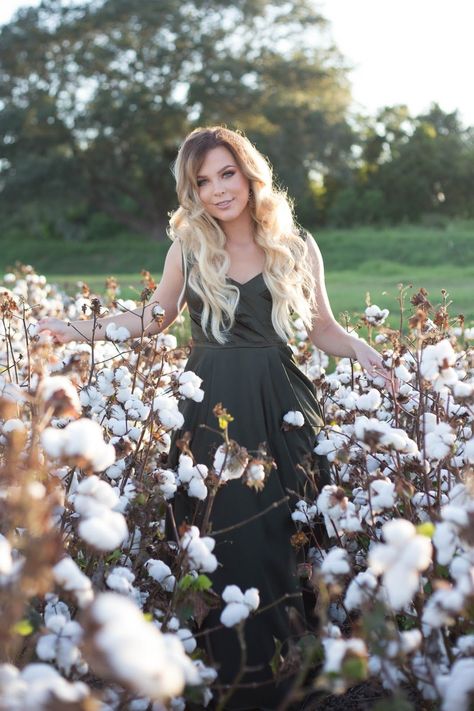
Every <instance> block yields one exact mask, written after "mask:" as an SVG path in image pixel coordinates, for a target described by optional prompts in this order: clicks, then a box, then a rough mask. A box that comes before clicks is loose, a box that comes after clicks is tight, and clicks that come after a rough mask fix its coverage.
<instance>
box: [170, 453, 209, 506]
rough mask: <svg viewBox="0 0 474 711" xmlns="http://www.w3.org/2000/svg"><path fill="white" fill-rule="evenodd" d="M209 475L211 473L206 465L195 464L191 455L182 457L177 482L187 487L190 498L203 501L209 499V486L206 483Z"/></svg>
mask: <svg viewBox="0 0 474 711" xmlns="http://www.w3.org/2000/svg"><path fill="white" fill-rule="evenodd" d="M208 473H209V471H208V468H207V466H206V465H205V464H194V462H193V460H192V458H191V457H190V456H189V455H187V454H181V455H180V457H179V464H178V471H177V482H178V483H179V484H180V485H184V486H185V487H186V489H187V492H188V495H189V496H191V497H193V498H196V499H199V500H201V501H203V500H204V499H206V498H207V486H206V483H205V482H206V479H207V476H208Z"/></svg>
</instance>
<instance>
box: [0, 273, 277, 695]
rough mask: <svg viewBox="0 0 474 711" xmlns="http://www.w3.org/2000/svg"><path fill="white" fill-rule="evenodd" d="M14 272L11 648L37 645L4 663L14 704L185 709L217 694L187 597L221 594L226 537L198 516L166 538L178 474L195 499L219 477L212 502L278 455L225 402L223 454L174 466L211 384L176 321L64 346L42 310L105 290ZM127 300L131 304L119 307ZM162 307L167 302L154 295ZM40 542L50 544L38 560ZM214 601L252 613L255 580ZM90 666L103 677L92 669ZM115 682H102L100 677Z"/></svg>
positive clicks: (208, 598) (10, 305)
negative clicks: (159, 328) (176, 443)
mask: <svg viewBox="0 0 474 711" xmlns="http://www.w3.org/2000/svg"><path fill="white" fill-rule="evenodd" d="M6 282H7V284H8V291H7V290H5V292H3V294H2V302H1V304H2V314H3V316H4V318H3V321H2V323H3V326H4V328H3V332H2V333H3V335H4V336H5V339H4V341H3V344H2V346H3V347H4V349H5V351H4V353H2V362H5V364H6V366H7V367H6V368H5V370H4V372H3V373H2V374H1V375H0V396H1V398H2V400H1V403H2V411H1V420H0V443H1V444H2V445H3V454H2V466H3V472H4V473H5V475H6V476H5V478H4V486H3V488H2V492H1V494H2V496H1V499H0V501H1V502H2V510H3V512H4V513H6V517H5V518H4V519H3V520H4V521H5V524H6V525H5V526H4V528H3V533H4V534H6V535H3V533H2V534H1V538H0V598H1V604H2V610H3V611H4V613H5V614H4V615H3V616H2V619H3V621H4V624H5V626H6V629H5V630H4V631H5V634H6V637H7V638H8V647H7V648H6V651H5V657H4V659H8V660H9V661H10V662H11V660H15V659H18V660H19V659H20V658H22V660H25V659H28V660H31V661H30V663H28V664H26V665H25V664H24V661H23V663H22V665H21V666H22V668H21V669H20V668H17V667H16V666H14V665H13V664H12V663H9V664H4V665H3V666H2V667H1V668H0V690H1V698H2V702H3V699H5V700H6V701H5V703H6V704H7V706H6V707H8V708H18V709H20V708H21V709H23V708H27V707H28V708H34V709H39V708H49V707H51V708H52V707H53V706H54V707H55V708H57V707H58V704H59V705H60V704H61V703H64V705H66V704H68V703H75V704H76V705H77V708H93V707H94V708H95V707H97V708H99V707H100V708H104V709H106V708H107V709H108V708H110V709H113V708H119V707H120V708H125V707H126V708H134V709H138V708H144V709H145V708H150V707H151V706H150V704H152V705H153V708H160V709H161V708H164V707H165V706H166V707H167V708H172V709H184V708H185V705H186V700H185V699H186V698H190V699H192V700H194V701H197V702H199V703H202V704H203V705H205V706H207V705H208V703H209V700H210V699H211V698H212V696H213V692H212V691H211V687H212V684H213V682H214V681H215V680H216V676H217V674H216V670H215V669H214V668H212V667H211V666H210V665H209V664H207V662H206V660H205V659H203V655H202V652H201V651H200V650H198V649H197V642H196V639H195V638H194V636H193V634H192V632H191V629H190V628H191V624H192V623H193V622H194V621H195V620H196V618H197V613H196V614H194V615H193V614H192V613H193V610H192V606H191V613H190V612H189V600H191V599H192V600H193V601H194V604H195V605H196V606H198V607H199V609H203V606H204V605H205V604H206V603H209V605H210V604H211V603H212V604H214V605H216V599H218V596H217V595H216V594H215V593H212V591H210V590H209V589H210V587H211V581H210V580H209V578H208V577H207V573H211V572H213V571H214V570H215V569H216V568H217V565H218V561H217V558H216V556H215V555H214V554H213V553H212V551H213V548H214V545H215V541H214V539H212V538H211V537H209V536H206V535H204V532H203V531H200V530H199V528H198V527H196V526H191V527H189V528H188V529H187V530H184V531H181V530H180V536H179V542H178V545H177V546H176V547H175V548H173V547H170V546H169V545H168V544H167V542H166V540H165V538H164V513H165V508H166V505H167V501H169V499H170V497H171V496H172V494H173V493H174V492H175V491H176V489H177V488H178V487H181V488H183V489H185V490H186V491H187V492H188V494H189V496H193V497H195V498H197V499H200V500H204V499H206V498H207V494H208V490H209V491H211V495H210V496H209V501H210V502H211V505H212V500H213V499H214V498H215V496H216V495H217V490H218V488H219V487H220V486H223V485H225V483H226V482H227V481H228V480H229V479H235V478H241V477H242V478H243V480H244V479H245V481H246V483H247V485H249V486H254V487H255V488H260V487H261V486H262V485H263V483H264V480H265V477H266V473H267V472H268V470H269V467H270V466H271V464H270V461H271V460H270V458H268V457H265V453H264V452H262V453H261V456H260V457H259V458H258V459H256V458H255V457H251V456H250V455H248V454H247V453H246V451H245V450H244V449H243V448H240V447H239V446H238V445H237V443H233V442H232V441H230V440H229V438H228V436H227V433H226V426H227V422H228V421H230V419H231V417H230V415H228V414H227V413H226V412H225V411H224V410H222V408H221V409H220V410H219V412H217V411H216V418H218V422H219V426H220V428H221V431H222V439H223V446H222V447H219V449H218V450H217V452H216V456H215V461H214V463H213V466H212V467H211V468H209V470H208V469H207V467H204V465H199V464H198V463H194V462H193V461H192V459H191V457H190V456H189V455H187V454H185V453H183V454H181V456H180V461H179V466H178V468H177V470H176V472H174V471H173V470H170V469H167V468H165V467H163V466H162V465H163V464H164V463H165V460H166V455H167V452H168V449H169V444H170V435H171V433H172V432H173V430H175V429H176V428H179V427H181V426H182V425H183V422H184V420H183V416H182V414H181V413H180V411H179V407H178V405H179V402H180V401H181V400H183V399H187V398H189V399H193V400H194V401H195V402H201V401H202V399H203V395H204V391H203V389H202V388H201V385H202V381H201V379H200V378H199V377H198V376H196V375H195V374H194V373H192V372H189V371H186V372H185V371H184V366H185V364H186V358H185V357H184V354H183V351H182V350H181V349H178V348H177V341H176V338H175V336H173V335H172V334H170V333H168V334H160V335H159V336H158V337H156V338H154V339H144V340H143V342H142V344H141V346H142V347H141V348H138V347H137V343H132V344H131V345H132V347H130V345H128V344H125V343H123V341H124V340H125V339H126V338H127V337H128V336H129V334H125V333H123V332H122V331H120V329H117V330H114V329H107V333H106V339H107V340H106V341H105V342H103V341H96V342H94V343H93V344H86V345H84V344H71V345H68V346H63V347H61V348H56V347H54V346H53V345H52V344H51V343H50V342H49V339H48V338H47V337H45V336H44V335H42V336H41V337H37V336H36V335H35V328H34V322H35V320H36V319H37V318H40V317H41V316H44V315H47V314H55V315H59V316H64V317H69V318H76V319H77V318H78V317H79V315H80V314H81V313H84V314H86V315H87V316H89V317H91V315H93V314H94V313H96V314H97V312H98V311H100V313H101V314H102V313H103V312H105V309H104V308H103V306H102V305H98V304H97V301H96V302H95V303H94V299H92V298H85V297H84V294H83V293H82V294H79V295H78V296H77V297H76V298H75V299H72V300H68V299H67V298H66V297H64V296H61V295H60V294H59V293H57V292H55V291H54V289H53V288H52V287H50V286H49V285H48V284H47V283H46V281H45V280H44V279H43V278H37V276H36V275H35V274H34V273H33V272H29V271H28V270H27V271H26V273H24V274H23V275H21V277H18V275H17V277H16V278H15V275H8V278H7V279H6ZM30 283H31V284H33V285H34V289H35V290H34V293H33V292H32V291H31V289H30V288H29V286H28V285H29V284H30ZM27 287H28V288H27ZM32 293H33V297H32ZM28 297H31V300H32V301H33V302H34V304H35V307H34V308H33V309H31V308H30V307H29V305H28V303H27V298H28ZM61 299H62V301H61ZM123 306H125V307H126V308H133V307H135V306H136V304H132V303H130V302H128V303H126V304H124V303H122V304H120V308H118V310H120V309H121V307H123ZM109 312H113V307H110V309H109ZM156 315H157V316H158V317H159V316H162V315H163V313H162V309H160V308H159V307H156ZM92 355H93V357H92ZM92 366H93V367H92ZM205 479H208V481H207V483H206V484H204V480H205ZM171 480H172V482H171ZM167 481H168V487H167ZM34 537H36V538H35V539H34ZM50 538H51V539H52V541H50V540H49V539H50ZM33 539H34V540H33ZM34 541H35V542H34ZM40 544H41V545H42V546H43V550H44V551H45V555H43V558H41V560H39V561H35V558H34V553H35V552H36V547H37V546H39V545H40ZM44 544H49V547H48V545H44ZM165 561H166V562H165ZM36 563H38V564H37V565H36ZM172 569H173V570H172ZM32 570H33V571H34V576H33V579H34V580H37V584H36V585H34V584H32V579H31V575H32ZM37 599H40V600H41V602H40V603H39V604H38V603H37V602H36V600H37ZM33 600H34V602H33ZM219 604H220V605H221V607H222V614H221V624H222V625H223V626H227V627H233V626H239V625H242V624H243V623H244V622H245V619H246V618H247V617H248V616H249V614H251V613H254V612H256V611H257V608H258V606H259V594H258V590H256V589H255V588H252V589H249V590H246V591H240V590H239V588H237V586H235V585H234V586H228V588H227V589H226V590H224V592H223V594H222V598H221V599H220V602H219ZM185 609H186V610H187V612H186V613H185V612H184V610H185ZM31 615H33V616H34V624H32V623H31V622H30V621H29V618H30V617H31ZM125 618H126V620H127V621H128V622H129V624H126V625H125V624H123V622H124V620H125ZM7 621H8V622H7ZM15 621H16V622H15ZM25 650H27V654H25ZM91 675H92V678H93V679H94V678H95V679H96V680H101V681H100V682H99V683H97V681H96V682H92V683H91V682H90V679H91ZM86 680H87V681H88V683H86ZM105 682H107V684H105ZM104 686H105V687H106V688H105V690H104V691H103V692H102V693H100V694H98V693H97V692H94V691H92V689H94V688H97V687H104ZM91 704H92V705H91ZM2 708H3V707H2Z"/></svg>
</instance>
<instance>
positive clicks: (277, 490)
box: [167, 274, 329, 709]
mask: <svg viewBox="0 0 474 711" xmlns="http://www.w3.org/2000/svg"><path fill="white" fill-rule="evenodd" d="M229 281H230V282H232V283H233V284H235V285H236V286H238V288H239V290H240V300H239V304H238V307H237V312H236V318H235V325H234V326H233V328H232V331H231V334H232V335H231V338H230V340H229V342H228V343H226V344H225V345H220V344H218V343H216V342H212V341H210V340H208V339H206V337H205V335H204V333H203V331H202V329H201V320H200V313H201V307H202V302H201V301H200V299H199V298H198V296H197V295H196V293H195V292H193V291H192V289H191V288H190V287H189V285H187V286H186V298H187V304H188V309H189V313H190V317H191V329H192V338H193V348H192V352H191V354H190V357H189V359H188V362H187V365H186V370H192V371H194V372H195V373H196V374H197V375H199V376H200V377H201V378H202V379H203V383H202V386H201V387H202V388H203V390H204V393H205V395H204V400H203V401H202V402H201V403H197V402H194V401H193V400H183V401H181V402H180V410H181V412H182V413H183V415H184V418H185V424H184V426H183V428H182V429H181V430H179V431H177V432H175V433H174V435H173V438H172V442H171V448H170V457H169V464H170V466H172V467H175V466H176V465H177V462H178V457H179V451H178V449H177V447H176V444H175V443H176V439H177V438H179V437H181V436H182V435H183V434H184V432H186V431H190V432H191V433H192V439H191V449H192V452H193V455H194V457H195V460H196V462H197V463H202V464H206V465H208V466H211V464H212V461H213V452H214V450H215V449H216V447H217V446H218V445H219V444H221V443H222V439H221V438H220V437H219V435H216V434H215V433H213V432H211V431H210V430H208V429H205V428H202V427H201V428H200V427H199V425H201V424H207V425H209V426H210V427H211V428H213V429H214V430H216V429H218V424H217V419H216V417H215V415H214V414H213V408H214V406H215V405H216V404H217V403H219V402H221V403H222V405H223V407H225V408H226V409H227V411H228V412H229V413H230V414H231V415H232V416H233V418H234V420H233V421H232V422H231V423H230V424H229V430H228V431H229V436H230V437H231V438H232V439H234V440H236V441H237V442H238V444H239V445H241V446H244V447H246V448H247V449H248V450H249V452H250V453H253V452H256V450H257V449H258V446H259V445H260V444H261V443H266V446H267V451H268V453H269V454H271V456H272V457H273V459H274V460H275V462H276V465H277V468H273V469H272V471H271V473H270V475H269V477H268V479H267V481H266V483H265V486H264V488H263V489H262V490H261V491H255V490H254V489H251V488H249V487H247V486H246V485H245V484H243V482H242V481H241V480H240V479H236V480H231V481H228V482H227V483H226V484H225V485H223V486H221V488H220V490H219V491H218V494H217V496H216V499H215V502H214V505H213V509H212V514H211V523H212V530H214V531H218V530H219V529H222V528H227V527H229V526H232V525H233V524H236V523H239V522H241V521H243V520H246V519H249V518H251V517H253V516H255V514H258V513H259V512H260V511H262V510H263V509H266V508H267V507H269V506H270V505H271V504H272V503H273V502H276V501H280V500H281V499H282V498H283V497H284V496H285V495H286V494H290V501H288V502H286V503H284V504H283V505H280V506H278V507H276V508H274V509H273V510H271V511H270V512H268V513H266V514H264V515H263V516H260V517H259V518H256V519H255V520H253V521H251V522H250V523H246V524H245V525H243V526H240V527H239V528H236V529H235V530H233V531H231V532H228V533H223V534H221V535H217V536H215V539H216V546H215V549H214V554H215V555H216V557H217V560H218V562H219V566H218V568H217V570H216V571H215V572H214V573H212V574H209V577H210V578H211V579H212V582H213V587H214V590H216V592H218V593H221V592H222V590H223V589H224V587H225V586H226V585H231V584H235V585H238V586H239V587H240V588H241V590H242V591H245V590H246V589H247V588H250V587H256V588H258V590H259V592H260V607H264V606H267V605H269V604H271V603H272V602H273V601H275V600H277V599H278V598H280V597H282V596H283V595H285V593H297V595H296V596H295V597H292V598H291V599H290V600H288V601H286V602H284V603H281V604H279V605H278V606H275V607H272V608H271V609H270V610H268V611H267V612H265V613H262V614H259V615H257V616H256V617H252V616H251V617H249V618H248V619H247V621H246V623H245V634H246V641H247V666H251V667H258V670H255V671H254V672H252V673H247V674H245V676H244V678H243V679H242V680H241V682H240V683H241V684H249V683H252V682H260V683H261V682H262V681H265V682H266V683H265V684H263V685H261V686H259V687H258V688H248V687H247V688H245V689H242V690H239V691H238V692H236V693H235V694H234V695H233V696H232V699H231V700H230V701H229V703H228V705H227V706H226V708H228V709H264V708H269V709H274V708H276V707H277V706H278V703H279V701H281V699H282V698H283V697H284V696H285V694H286V692H287V690H288V682H286V683H281V684H279V685H277V684H275V683H274V682H273V679H272V671H271V668H270V666H269V661H270V660H271V658H272V656H273V654H274V651H275V641H274V638H276V639H278V640H280V641H281V642H282V643H283V645H284V646H283V651H286V649H287V646H286V645H287V641H288V639H289V638H290V637H291V636H293V637H294V634H295V632H297V628H296V629H295V627H294V626H291V625H290V618H289V616H288V614H287V611H286V607H287V606H288V605H292V606H293V608H294V610H296V616H297V617H298V618H299V620H300V621H301V622H302V623H303V625H304V624H305V621H306V618H305V610H304V605H303V597H302V594H301V584H300V581H299V578H298V575H297V571H296V566H297V562H298V561H299V560H300V558H299V556H301V555H302V552H301V551H300V552H299V553H297V552H296V551H295V548H294V547H293V546H292V545H291V543H290V538H291V536H292V535H293V534H294V533H295V532H296V527H295V524H294V522H293V521H292V519H291V513H292V511H293V510H294V505H295V503H296V501H297V500H298V498H297V497H295V495H294V494H291V493H290V492H292V491H297V492H299V493H300V494H302V495H304V494H306V495H307V496H312V497H314V495H315V493H316V492H315V491H312V492H310V491H309V490H308V489H307V486H306V488H305V482H306V485H307V479H306V477H305V474H304V472H303V471H302V470H301V469H300V468H299V467H298V464H299V463H302V462H303V461H305V460H306V462H307V463H308V458H309V459H310V460H311V461H310V464H311V465H312V466H313V468H314V469H315V470H316V472H317V474H316V478H319V486H320V487H322V486H323V485H324V484H326V483H329V465H328V461H327V459H326V457H321V456H319V455H316V454H314V453H313V448H314V446H315V444H316V439H317V434H318V433H319V431H320V429H321V426H322V425H323V414H322V411H321V407H320V405H319V403H318V401H317V399H316V397H315V391H314V387H313V384H312V383H311V381H310V380H309V379H308V378H307V377H306V376H305V375H304V374H303V373H302V372H301V370H300V369H299V367H298V365H297V364H296V362H295V360H294V357H293V354H292V351H291V348H290V347H289V346H288V345H287V343H286V342H284V341H282V339H281V338H280V337H279V336H278V334H277V333H276V332H275V330H274V328H273V325H272V320H271V308H272V298H271V294H270V292H269V290H268V288H267V286H266V284H265V281H264V278H263V275H262V274H258V275H257V276H255V277H254V278H252V279H250V280H249V281H247V282H245V283H244V284H240V283H238V282H236V281H234V280H233V279H230V278H229ZM289 410H299V411H300V412H301V413H302V414H303V415H304V419H305V422H304V425H303V426H302V427H300V428H297V429H292V430H289V431H285V430H283V429H282V422H283V416H284V415H285V414H286V413H287V412H288V411H289ZM318 472H319V474H318ZM205 504H206V502H205V501H203V502H201V501H198V500H197V499H193V498H190V497H189V496H188V495H187V493H185V492H180V491H178V492H177V493H176V495H175V498H174V501H173V506H174V515H175V518H176V522H177V524H178V525H179V524H180V523H182V522H183V521H185V520H187V521H188V522H189V523H191V522H192V520H193V515H194V514H196V513H197V514H198V520H199V512H202V511H203V509H204V508H205ZM196 507H198V511H196ZM167 531H168V535H169V537H170V538H174V536H173V535H172V529H171V527H170V525H169V522H168V525H167ZM211 535H212V532H211ZM220 613H221V610H212V611H211V612H210V613H209V614H208V616H207V617H206V619H205V621H204V623H203V628H210V627H214V626H215V625H219V624H220V622H219V616H220ZM299 627H300V629H301V625H299ZM203 628H201V629H203ZM200 640H201V642H200V643H201V644H202V645H203V646H204V647H205V648H206V650H207V653H208V655H209V658H210V661H211V662H215V663H216V664H218V665H219V681H220V683H223V684H227V683H231V682H232V680H233V679H234V677H235V675H236V673H237V671H238V669H239V666H240V659H241V656H240V646H239V644H238V640H237V634H236V631H235V630H234V629H232V628H231V629H227V628H226V629H224V630H222V631H219V632H212V633H209V635H204V636H203V637H201V638H200ZM203 640H206V641H205V642H204V641H203Z"/></svg>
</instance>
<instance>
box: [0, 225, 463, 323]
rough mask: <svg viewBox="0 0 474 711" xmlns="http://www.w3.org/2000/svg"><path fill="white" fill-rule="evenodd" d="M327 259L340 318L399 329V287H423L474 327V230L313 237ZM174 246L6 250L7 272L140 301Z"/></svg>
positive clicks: (1, 257) (120, 243)
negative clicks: (114, 284) (21, 266)
mask: <svg viewBox="0 0 474 711" xmlns="http://www.w3.org/2000/svg"><path fill="white" fill-rule="evenodd" d="M312 233H313V235H315V237H316V239H317V242H318V244H319V246H320V248H321V252H322V254H323V258H324V262H325V268H326V285H327V290H328V294H329V298H330V301H331V305H332V309H333V312H334V315H335V316H336V318H338V319H340V314H341V313H342V312H348V314H349V315H350V316H351V317H352V316H353V315H355V314H358V313H360V312H361V311H363V309H364V308H365V303H366V293H367V292H369V294H370V301H371V303H376V304H378V305H379V306H380V307H382V308H388V309H390V311H391V314H392V316H391V319H390V325H392V326H396V325H397V324H398V313H399V308H398V303H397V297H398V284H400V283H403V284H404V285H408V284H412V285H413V288H412V289H410V290H409V291H408V298H409V297H410V296H411V295H412V294H414V293H416V291H417V290H418V289H419V288H420V287H424V288H426V289H427V290H428V292H429V299H430V301H431V303H432V304H433V305H437V304H440V303H442V296H441V289H446V291H447V292H448V294H449V297H448V300H449V301H451V302H452V304H451V306H450V309H449V310H450V314H451V316H453V317H454V316H455V315H457V314H459V313H463V314H464V316H465V318H466V321H467V322H468V323H473V322H474V223H473V222H461V221H453V222H452V223H450V224H448V225H447V226H446V227H445V228H443V229H435V228H427V227H420V226H402V227H393V228H383V229H376V228H373V227H367V228H362V227H361V228H357V229H352V230H330V229H325V230H312ZM168 246H169V242H166V243H154V242H150V241H148V240H146V239H144V238H143V237H137V236H131V237H130V238H128V239H124V238H120V239H119V240H114V239H112V238H111V239H110V240H107V241H103V242H101V243H98V242H95V243H72V242H69V243H46V242H41V241H37V242H34V243H27V242H18V241H16V243H13V244H9V243H7V244H2V250H1V253H0V269H3V271H6V270H7V269H8V268H9V267H10V266H12V265H13V264H14V263H15V261H17V260H18V261H20V262H22V263H29V264H32V265H33V266H34V267H35V269H36V270H37V271H38V272H41V273H43V274H45V275H46V276H47V277H48V278H49V280H50V281H54V282H56V283H58V284H60V285H61V286H62V287H64V288H66V289H67V291H69V292H74V291H75V290H76V288H77V287H76V282H77V281H78V280H83V281H86V282H87V283H88V284H89V286H90V287H91V289H93V290H94V291H96V292H99V293H100V292H103V290H104V281H105V278H106V277H107V276H109V275H113V276H116V277H117V278H118V280H119V283H120V285H121V296H123V297H130V296H131V297H134V296H135V297H136V296H137V294H138V293H139V291H140V288H141V287H140V270H141V269H148V270H149V271H150V272H151V273H152V275H153V276H154V277H155V279H156V280H158V279H159V277H160V274H161V269H162V265H163V260H164V256H165V254H166V251H167V249H168Z"/></svg>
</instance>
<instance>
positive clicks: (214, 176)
mask: <svg viewBox="0 0 474 711" xmlns="http://www.w3.org/2000/svg"><path fill="white" fill-rule="evenodd" d="M196 181H197V185H198V192H199V197H200V198H201V201H202V203H203V205H204V207H205V208H206V211H207V212H208V213H209V214H210V215H212V217H215V218H216V219H217V220H220V221H221V222H232V221H233V220H235V219H237V218H238V217H240V215H241V214H242V213H243V212H244V210H247V211H249V210H250V208H249V206H248V202H249V188H250V182H249V180H248V179H247V178H246V177H245V175H244V174H243V173H242V171H241V170H240V168H239V166H238V165H237V163H236V161H235V159H234V156H233V155H232V153H231V152H230V151H229V150H228V149H227V148H225V147H224V146H218V147H217V148H212V149H211V150H209V151H208V152H207V153H206V156H205V158H204V161H203V163H202V165H201V167H200V168H199V172H198V175H197V176H196Z"/></svg>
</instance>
